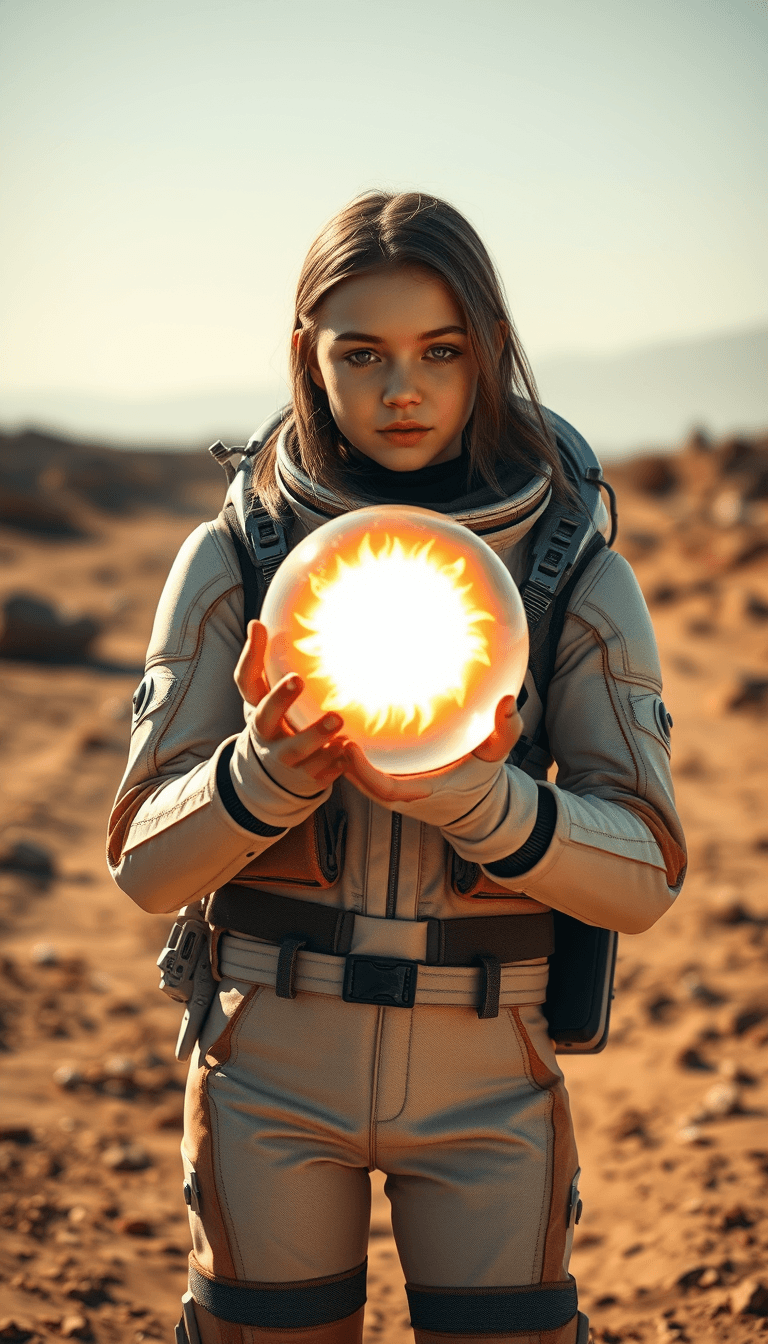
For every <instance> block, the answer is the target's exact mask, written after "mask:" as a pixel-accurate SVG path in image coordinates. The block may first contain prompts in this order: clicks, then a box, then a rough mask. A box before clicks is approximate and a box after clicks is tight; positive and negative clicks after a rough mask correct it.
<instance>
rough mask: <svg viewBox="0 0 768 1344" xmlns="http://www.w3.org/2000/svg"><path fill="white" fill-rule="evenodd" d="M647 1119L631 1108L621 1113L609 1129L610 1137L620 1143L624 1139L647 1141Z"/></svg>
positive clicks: (641, 1113) (640, 1112)
mask: <svg viewBox="0 0 768 1344" xmlns="http://www.w3.org/2000/svg"><path fill="white" fill-rule="evenodd" d="M647 1125H648V1117H647V1116H646V1115H644V1114H643V1112H642V1111H636V1110H634V1109H632V1108H630V1109H629V1110H626V1111H623V1112H622V1114H621V1115H620V1116H619V1118H618V1120H617V1121H616V1123H615V1124H614V1125H613V1126H612V1128H611V1137H612V1138H614V1139H618V1140H619V1142H621V1141H622V1140H624V1139H632V1138H637V1139H647V1138H648V1128H647Z"/></svg>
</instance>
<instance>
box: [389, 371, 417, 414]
mask: <svg viewBox="0 0 768 1344" xmlns="http://www.w3.org/2000/svg"><path fill="white" fill-rule="evenodd" d="M383 401H384V405H385V406H397V407H398V409H399V410H404V409H405V408H406V406H418V405H420V403H421V393H420V392H419V390H418V387H417V386H416V380H415V378H414V376H413V372H412V370H411V369H410V366H408V367H406V366H405V365H403V364H399V365H395V366H394V367H393V368H392V371H391V374H390V377H389V379H388V380H387V386H386V388H385V389H384V395H383Z"/></svg>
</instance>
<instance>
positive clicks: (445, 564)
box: [261, 504, 528, 774]
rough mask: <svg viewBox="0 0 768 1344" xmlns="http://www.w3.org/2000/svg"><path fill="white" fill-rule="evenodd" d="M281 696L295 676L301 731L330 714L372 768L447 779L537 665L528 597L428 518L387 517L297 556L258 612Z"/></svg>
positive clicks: (473, 540)
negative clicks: (531, 662) (438, 773)
mask: <svg viewBox="0 0 768 1344" xmlns="http://www.w3.org/2000/svg"><path fill="white" fill-rule="evenodd" d="M261 620H262V622H263V623H264V625H265V626H266V629H267V635H268V639H267V648H266V652H265V655H264V666H265V672H266V676H267V680H268V682H269V685H270V686H275V685H276V684H277V682H278V681H279V680H280V678H281V677H284V676H286V675H287V674H288V673H297V674H298V675H299V676H300V677H301V678H302V680H303V683H304V685H303V689H302V691H301V693H300V695H299V696H298V698H297V699H296V700H295V701H294V702H293V704H292V705H291V708H290V710H289V713H288V714H287V715H286V719H287V722H288V726H289V727H290V728H292V729H293V730H295V731H297V732H301V731H302V730H303V729H305V728H308V727H309V726H310V725H311V724H313V723H316V722H317V720H318V719H319V718H321V717H322V716H323V715H324V714H327V713H329V712H335V713H338V714H340V715H341V718H342V720H343V728H342V730H341V731H342V733H343V735H344V737H345V738H347V739H348V740H349V741H351V742H355V743H356V744H357V745H358V746H359V747H360V749H361V751H362V752H363V753H364V754H365V756H366V757H367V759H368V760H369V761H370V763H371V765H373V766H375V767H376V768H377V769H380V770H386V771H388V772H389V773H390V774H414V773H418V772H420V771H424V770H438V769H440V768H441V767H442V766H445V765H448V764H450V762H451V761H456V760H458V759H459V758H460V757H461V756H463V755H465V754H466V753H467V752H470V751H473V750H474V749H475V747H477V746H479V745H480V743H481V742H483V741H484V740H485V738H487V737H488V735H489V733H491V732H492V731H493V727H494V721H495V712H496V707H497V705H498V703H499V700H500V699H501V698H502V696H504V695H517V693H518V691H519V690H520V687H521V685H522V682H523V677H524V676H525V669H526V666H527V663H528V627H527V623H526V618H525V610H524V608H523V604H522V601H521V599H520V594H519V593H518V591H517V587H516V585H515V583H514V581H513V579H512V577H511V575H510V573H509V570H508V569H507V567H506V565H504V564H503V562H502V560H501V559H500V557H499V556H498V555H495V554H494V552H493V551H492V550H491V548H490V546H488V545H487V544H486V542H485V541H483V539H482V538H481V537H479V536H476V535H475V534H474V533H472V532H471V531H470V530H469V529H468V528H466V527H464V526H463V525H462V524H460V523H457V522H455V521H454V520H453V519H450V518H446V517H444V516H443V515H442V514H440V513H435V512H434V511H433V510H431V509H424V508H421V507H418V506H415V505H406V504H377V505H372V506H366V507H365V508H361V509H354V510H350V511H349V512H348V513H345V514H342V515H341V516H340V517H338V518H334V519H331V520H330V521H329V522H327V523H323V524H322V525H321V526H320V527H317V528H315V529H314V530H313V531H312V532H310V533H309V534H308V535H307V536H305V537H304V538H303V539H302V540H301V541H299V542H298V543H297V544H296V546H294V547H293V549H292V550H291V551H290V552H289V554H288V555H287V556H286V558H285V560H283V562H282V564H281V565H280V566H279V567H278V569H277V572H276V574H275V576H274V578H273V580H272V582H271V583H270V585H269V587H268V589H267V592H266V596H265V598H264V605H263V607H262V612H261Z"/></svg>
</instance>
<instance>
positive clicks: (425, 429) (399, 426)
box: [377, 420, 432, 448]
mask: <svg viewBox="0 0 768 1344" xmlns="http://www.w3.org/2000/svg"><path fill="white" fill-rule="evenodd" d="M431 428H432V427H431V425H422V424H420V423H419V421H418V420H395V421H394V422H393V423H392V424H391V425H386V426H385V427H384V429H380V430H378V431H377V432H378V433H379V434H382V435H383V436H384V438H386V439H387V440H388V442H389V443H394V444H395V445H396V446H397V447H399V448H403V447H407V446H408V444H413V443H419V442H420V440H421V439H423V438H424V435H425V434H429V432H430V430H431Z"/></svg>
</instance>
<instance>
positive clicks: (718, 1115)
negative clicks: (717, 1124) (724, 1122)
mask: <svg viewBox="0 0 768 1344" xmlns="http://www.w3.org/2000/svg"><path fill="white" fill-rule="evenodd" d="M740 1111H741V1092H740V1090H739V1088H738V1087H737V1085H736V1083H729V1082H723V1083H715V1085H714V1087H711V1088H710V1089H709V1091H708V1092H707V1094H706V1096H705V1097H704V1110H703V1116H704V1117H705V1118H706V1119H712V1120H720V1119H722V1118H723V1117H724V1116H726V1115H738V1114H739V1112H740Z"/></svg>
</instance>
